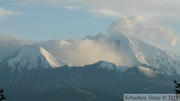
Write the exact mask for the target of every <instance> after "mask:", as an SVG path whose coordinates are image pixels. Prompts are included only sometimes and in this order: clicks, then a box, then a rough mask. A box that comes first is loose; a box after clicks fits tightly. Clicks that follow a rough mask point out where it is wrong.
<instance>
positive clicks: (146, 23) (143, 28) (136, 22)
mask: <svg viewBox="0 0 180 101" xmlns="http://www.w3.org/2000/svg"><path fill="white" fill-rule="evenodd" d="M109 32H122V33H124V34H127V35H131V36H134V37H136V38H138V39H140V40H143V41H145V42H147V43H150V44H152V45H154V46H156V47H159V48H161V49H165V50H169V48H170V47H171V48H175V47H178V46H179V45H180V40H179V37H180V35H179V34H177V33H175V32H173V29H172V28H171V27H168V26H161V25H160V24H158V23H156V22H154V21H153V20H149V19H148V20H147V19H145V18H143V17H142V16H125V17H123V18H122V19H121V20H119V21H115V22H114V23H113V24H112V25H111V27H110V29H109Z"/></svg>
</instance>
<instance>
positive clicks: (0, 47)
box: [0, 35, 31, 62]
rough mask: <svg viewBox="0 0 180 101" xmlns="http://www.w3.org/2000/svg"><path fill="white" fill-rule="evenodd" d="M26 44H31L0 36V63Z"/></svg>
mask: <svg viewBox="0 0 180 101" xmlns="http://www.w3.org/2000/svg"><path fill="white" fill-rule="evenodd" d="M28 43H31V42H30V41H27V40H21V39H18V38H15V37H13V36H9V35H0V62H1V61H2V60H3V59H4V58H6V57H8V56H10V55H11V54H12V53H13V52H14V51H16V50H17V49H19V48H20V47H22V46H23V45H26V44H28Z"/></svg>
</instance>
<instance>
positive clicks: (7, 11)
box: [0, 7, 19, 16]
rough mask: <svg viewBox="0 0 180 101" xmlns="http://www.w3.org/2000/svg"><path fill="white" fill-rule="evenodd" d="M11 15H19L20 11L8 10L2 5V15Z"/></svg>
mask: <svg viewBox="0 0 180 101" xmlns="http://www.w3.org/2000/svg"><path fill="white" fill-rule="evenodd" d="M10 15H19V13H17V12H15V11H12V10H6V9H4V8H1V7H0V16H10Z"/></svg>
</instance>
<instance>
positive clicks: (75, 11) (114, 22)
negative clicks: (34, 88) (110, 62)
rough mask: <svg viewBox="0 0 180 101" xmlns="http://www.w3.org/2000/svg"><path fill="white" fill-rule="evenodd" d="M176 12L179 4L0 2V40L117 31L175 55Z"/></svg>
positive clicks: (165, 0)
mask: <svg viewBox="0 0 180 101" xmlns="http://www.w3.org/2000/svg"><path fill="white" fill-rule="evenodd" d="M179 7H180V1H179V0H158V1H157V0H136V1H134V0H0V35H11V36H14V37H16V38H20V39H27V40H34V41H46V40H51V39H65V40H68V39H82V38H84V37H85V36H86V35H96V34H98V33H109V31H118V32H123V33H126V34H133V35H134V36H138V38H140V39H141V40H144V41H146V42H149V43H151V44H153V45H155V46H160V47H161V48H163V49H167V48H169V49H171V50H175V49H176V50H177V49H178V50H180V49H179V48H178V47H179V45H180V28H179V26H180V13H179V12H180V8H179ZM167 45H168V46H167Z"/></svg>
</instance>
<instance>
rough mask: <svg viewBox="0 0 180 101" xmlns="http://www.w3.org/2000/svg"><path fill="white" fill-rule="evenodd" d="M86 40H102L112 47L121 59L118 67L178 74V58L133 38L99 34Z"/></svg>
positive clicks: (179, 62) (118, 34)
mask: <svg viewBox="0 0 180 101" xmlns="http://www.w3.org/2000/svg"><path fill="white" fill-rule="evenodd" d="M86 38H87V39H90V40H94V41H99V40H102V39H103V40H104V41H105V42H107V43H108V44H109V45H110V46H113V48H114V49H112V50H113V51H114V50H115V51H116V53H117V55H118V56H119V57H120V58H121V60H119V61H120V62H119V64H118V65H121V66H129V67H132V66H137V67H139V66H142V67H145V69H146V67H147V68H149V69H150V70H156V71H158V72H159V73H161V74H165V75H169V76H170V75H176V74H178V75H179V74H180V67H179V65H180V57H178V56H174V55H172V54H170V53H167V52H166V51H164V50H161V49H159V48H157V47H155V46H152V45H150V44H148V43H146V42H144V41H141V40H139V39H137V38H135V37H133V36H130V35H126V34H123V33H120V32H112V33H110V34H109V35H107V36H104V35H103V34H99V35H97V36H88V37H86ZM140 68H141V67H140ZM143 69H144V68H143Z"/></svg>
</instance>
